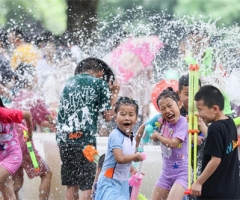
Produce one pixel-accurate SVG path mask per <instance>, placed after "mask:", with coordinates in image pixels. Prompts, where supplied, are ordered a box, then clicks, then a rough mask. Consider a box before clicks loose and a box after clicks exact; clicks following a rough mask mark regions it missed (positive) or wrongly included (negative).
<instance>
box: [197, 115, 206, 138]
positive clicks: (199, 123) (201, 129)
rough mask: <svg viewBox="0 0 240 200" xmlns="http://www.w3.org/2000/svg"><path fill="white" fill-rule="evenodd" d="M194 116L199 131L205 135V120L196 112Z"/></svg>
mask: <svg viewBox="0 0 240 200" xmlns="http://www.w3.org/2000/svg"><path fill="white" fill-rule="evenodd" d="M196 116H198V127H199V129H200V131H201V132H202V133H203V134H204V135H205V136H206V135H207V130H208V127H207V125H206V124H205V122H204V121H203V118H202V117H200V116H199V115H198V114H196Z"/></svg>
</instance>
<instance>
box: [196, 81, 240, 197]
mask: <svg viewBox="0 0 240 200" xmlns="http://www.w3.org/2000/svg"><path fill="white" fill-rule="evenodd" d="M195 101H196V106H197V109H198V112H199V116H200V118H202V120H203V121H204V122H205V123H212V124H211V125H210V126H209V128H208V135H207V138H206V142H205V146H204V152H203V159H202V169H201V171H202V173H201V175H200V176H199V177H198V179H197V180H196V182H195V183H193V185H192V188H191V190H192V195H194V196H199V197H198V199H239V198H240V193H239V176H238V173H239V168H238V150H237V148H236V147H237V144H238V143H237V129H236V126H235V124H234V122H233V120H232V119H231V118H229V117H227V116H225V115H224V113H223V109H224V97H223V95H222V93H221V92H220V91H219V90H218V89H217V88H216V87H214V86H211V85H207V86H204V87H202V88H201V89H200V90H199V91H198V92H197V93H196V95H195Z"/></svg>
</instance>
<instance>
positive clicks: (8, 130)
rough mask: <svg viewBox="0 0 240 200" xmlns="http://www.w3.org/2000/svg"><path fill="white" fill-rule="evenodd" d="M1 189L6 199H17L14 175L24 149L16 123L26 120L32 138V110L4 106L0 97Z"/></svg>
mask: <svg viewBox="0 0 240 200" xmlns="http://www.w3.org/2000/svg"><path fill="white" fill-rule="evenodd" d="M0 113H1V115H0V191H1V192H2V194H3V197H4V199H6V200H7V199H16V197H15V194H14V189H13V182H12V175H13V174H14V173H15V172H16V171H17V170H18V168H19V167H20V165H21V164H22V151H21V147H20V145H19V142H18V137H17V132H16V129H15V126H14V123H21V122H22V120H23V119H25V120H26V123H27V127H28V134H29V138H28V141H31V138H32V116H31V113H30V112H27V111H20V110H13V109H9V108H6V107H4V105H3V103H2V99H1V98H0Z"/></svg>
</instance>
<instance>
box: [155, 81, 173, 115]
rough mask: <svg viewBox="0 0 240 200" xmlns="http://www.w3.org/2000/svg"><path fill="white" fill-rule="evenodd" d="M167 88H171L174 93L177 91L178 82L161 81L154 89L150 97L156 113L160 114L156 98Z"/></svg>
mask: <svg viewBox="0 0 240 200" xmlns="http://www.w3.org/2000/svg"><path fill="white" fill-rule="evenodd" d="M167 87H172V88H173V90H174V91H177V90H178V81H177V80H161V81H160V82H158V83H157V84H156V85H155V86H154V87H153V91H152V95H151V100H152V103H153V105H154V107H155V109H156V110H157V111H159V112H160V110H159V108H158V105H157V98H158V96H159V95H160V94H161V92H162V91H163V90H165V89H166V88H167Z"/></svg>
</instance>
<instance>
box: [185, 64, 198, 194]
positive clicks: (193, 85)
mask: <svg viewBox="0 0 240 200" xmlns="http://www.w3.org/2000/svg"><path fill="white" fill-rule="evenodd" d="M198 82H199V66H198V64H190V66H189V100H188V133H189V134H188V190H187V191H185V194H191V184H192V166H191V161H192V137H193V141H194V142H193V144H194V145H193V180H194V182H195V181H196V179H197V136H198V132H199V131H198V117H197V116H196V114H197V113H198V111H197V108H196V106H195V105H194V96H195V94H196V93H197V91H198V89H199V84H198Z"/></svg>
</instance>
